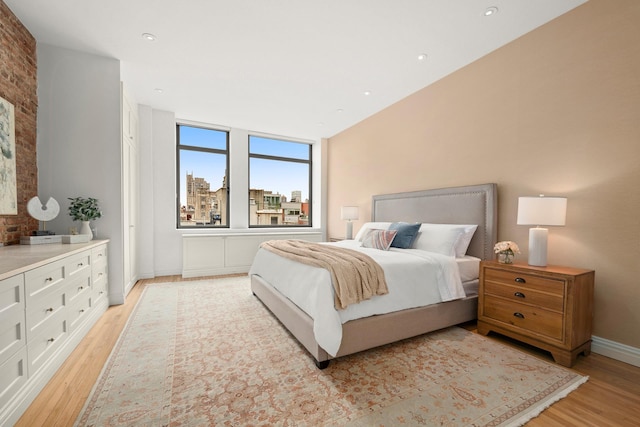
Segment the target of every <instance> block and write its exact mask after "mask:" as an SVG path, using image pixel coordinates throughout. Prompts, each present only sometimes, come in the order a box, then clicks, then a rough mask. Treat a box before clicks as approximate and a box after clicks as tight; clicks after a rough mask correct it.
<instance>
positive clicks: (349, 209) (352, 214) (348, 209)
mask: <svg viewBox="0 0 640 427" xmlns="http://www.w3.org/2000/svg"><path fill="white" fill-rule="evenodd" d="M340 218H341V219H346V220H348V221H351V220H352V219H358V207H357V206H343V207H342V208H340Z"/></svg>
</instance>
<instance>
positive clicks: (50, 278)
mask: <svg viewBox="0 0 640 427" xmlns="http://www.w3.org/2000/svg"><path fill="white" fill-rule="evenodd" d="M44 281H45V282H53V277H47V278H46V279H44Z"/></svg>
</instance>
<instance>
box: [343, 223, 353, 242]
mask: <svg viewBox="0 0 640 427" xmlns="http://www.w3.org/2000/svg"><path fill="white" fill-rule="evenodd" d="M345 239H347V240H351V239H353V223H352V222H351V221H347V236H346V237H345Z"/></svg>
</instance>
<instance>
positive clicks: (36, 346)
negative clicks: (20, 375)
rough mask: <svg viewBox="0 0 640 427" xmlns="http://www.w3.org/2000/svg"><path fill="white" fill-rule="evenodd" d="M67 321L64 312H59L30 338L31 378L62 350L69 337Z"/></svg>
mask: <svg viewBox="0 0 640 427" xmlns="http://www.w3.org/2000/svg"><path fill="white" fill-rule="evenodd" d="M68 332H69V331H68V329H67V319H66V317H65V313H64V312H58V313H56V314H54V315H53V316H51V317H50V318H49V321H48V322H46V324H45V325H44V327H43V328H42V330H41V331H40V333H39V334H37V335H35V336H33V335H31V336H29V340H28V343H27V348H28V353H29V376H31V375H33V374H34V373H35V372H36V371H37V370H38V369H40V367H41V366H42V364H44V363H45V362H46V361H47V360H48V359H49V358H50V357H51V355H53V354H54V353H55V351H56V350H57V349H58V348H60V346H61V345H62V344H63V343H64V341H65V340H66V338H67V336H68Z"/></svg>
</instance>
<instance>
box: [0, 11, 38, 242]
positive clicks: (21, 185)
mask: <svg viewBox="0 0 640 427" xmlns="http://www.w3.org/2000/svg"><path fill="white" fill-rule="evenodd" d="M37 87H38V83H37V62H36V40H35V38H33V36H32V35H31V33H29V31H28V30H27V29H26V28H25V27H24V25H22V23H21V22H20V21H19V20H18V18H17V17H16V16H15V15H14V14H13V12H12V11H11V9H9V7H7V5H6V4H5V3H4V1H2V0H0V97H2V98H4V99H6V100H7V101H9V102H10V103H12V104H13V106H14V107H15V120H16V127H15V140H16V174H17V181H18V182H17V184H18V215H0V242H2V243H4V244H5V245H8V244H14V243H19V242H20V236H28V235H29V234H31V232H32V231H34V230H37V229H38V226H39V224H38V221H36V220H35V219H33V218H31V217H30V216H29V214H28V213H27V202H28V201H29V199H31V198H32V197H33V196H36V195H37V194H38V166H37V162H36V124H37V111H38V94H37ZM0 191H3V189H0Z"/></svg>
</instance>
